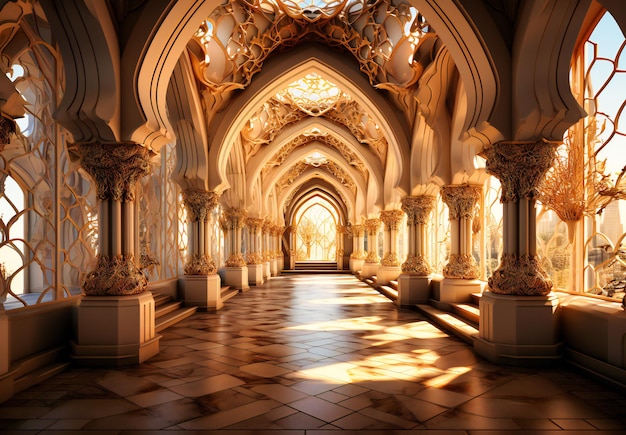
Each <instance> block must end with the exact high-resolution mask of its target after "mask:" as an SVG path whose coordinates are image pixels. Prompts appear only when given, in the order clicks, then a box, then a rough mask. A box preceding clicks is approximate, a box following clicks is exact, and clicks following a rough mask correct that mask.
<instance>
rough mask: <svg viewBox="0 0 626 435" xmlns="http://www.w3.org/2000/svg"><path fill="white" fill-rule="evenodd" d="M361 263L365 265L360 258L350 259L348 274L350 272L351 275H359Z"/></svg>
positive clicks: (361, 267)
mask: <svg viewBox="0 0 626 435" xmlns="http://www.w3.org/2000/svg"><path fill="white" fill-rule="evenodd" d="M363 263H365V260H364V259H362V258H351V259H350V272H352V274H353V275H356V274H357V273H359V271H360V270H362V269H363Z"/></svg>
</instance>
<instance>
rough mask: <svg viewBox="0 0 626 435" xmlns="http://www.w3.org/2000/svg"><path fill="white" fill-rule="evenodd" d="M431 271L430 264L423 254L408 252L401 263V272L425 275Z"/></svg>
mask: <svg viewBox="0 0 626 435" xmlns="http://www.w3.org/2000/svg"><path fill="white" fill-rule="evenodd" d="M431 272H432V268H431V266H430V264H428V260H427V259H426V256H424V254H409V255H407V257H406V261H405V262H404V263H402V273H408V274H410V275H418V276H427V275H430V273H431Z"/></svg>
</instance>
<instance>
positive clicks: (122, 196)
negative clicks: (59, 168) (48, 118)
mask: <svg viewBox="0 0 626 435" xmlns="http://www.w3.org/2000/svg"><path fill="white" fill-rule="evenodd" d="M68 152H69V153H70V155H71V156H72V157H73V159H77V160H79V161H80V164H81V166H82V167H83V168H84V169H85V170H86V171H87V173H88V174H89V175H90V176H91V177H92V178H93V180H94V181H95V182H96V186H97V188H98V199H99V200H100V201H106V200H108V199H112V200H114V201H121V202H128V201H134V200H135V186H136V183H137V181H138V180H139V179H140V178H141V177H143V176H144V175H148V174H149V173H150V172H151V166H150V159H151V158H152V156H153V155H154V152H153V151H151V150H149V149H147V148H145V147H144V146H142V145H140V144H136V143H132V142H118V143H111V144H103V143H100V142H94V143H87V144H73V145H71V146H69V147H68Z"/></svg>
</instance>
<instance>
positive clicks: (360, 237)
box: [350, 225, 367, 275]
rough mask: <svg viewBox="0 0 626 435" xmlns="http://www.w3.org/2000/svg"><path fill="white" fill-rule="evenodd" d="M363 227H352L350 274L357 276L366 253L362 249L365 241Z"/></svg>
mask: <svg viewBox="0 0 626 435" xmlns="http://www.w3.org/2000/svg"><path fill="white" fill-rule="evenodd" d="M364 236H365V226H364V225H352V243H353V245H352V254H350V272H352V273H353V274H354V275H356V274H358V273H359V272H360V271H361V269H362V268H363V263H364V262H365V257H367V252H365V250H364V249H363V246H364V241H365V240H364V239H365V237H364Z"/></svg>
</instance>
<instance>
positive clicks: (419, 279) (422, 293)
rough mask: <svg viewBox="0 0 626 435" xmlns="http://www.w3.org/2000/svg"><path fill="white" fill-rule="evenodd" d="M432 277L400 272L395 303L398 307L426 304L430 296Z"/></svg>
mask: <svg viewBox="0 0 626 435" xmlns="http://www.w3.org/2000/svg"><path fill="white" fill-rule="evenodd" d="M431 281H432V277H431V276H430V275H428V276H419V275H409V274H407V273H402V274H400V276H399V277H398V299H397V300H396V305H398V306H399V307H404V306H410V305H416V304H427V303H428V301H429V300H430V298H431V287H430V282H431Z"/></svg>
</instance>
